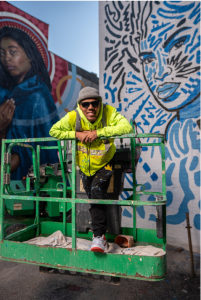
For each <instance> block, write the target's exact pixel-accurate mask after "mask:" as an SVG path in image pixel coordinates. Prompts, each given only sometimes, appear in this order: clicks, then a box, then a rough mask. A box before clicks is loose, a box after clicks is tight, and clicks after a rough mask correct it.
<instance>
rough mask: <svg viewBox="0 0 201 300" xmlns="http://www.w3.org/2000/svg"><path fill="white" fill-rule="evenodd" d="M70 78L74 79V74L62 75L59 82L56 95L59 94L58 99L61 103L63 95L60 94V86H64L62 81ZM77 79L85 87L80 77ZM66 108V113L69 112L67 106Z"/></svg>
mask: <svg viewBox="0 0 201 300" xmlns="http://www.w3.org/2000/svg"><path fill="white" fill-rule="evenodd" d="M69 79H72V76H71V75H66V76H64V77H62V78H61V79H60V80H59V83H58V84H57V87H56V95H57V99H58V101H59V104H60V105H61V104H62V100H61V95H60V88H61V86H62V83H63V82H64V81H66V80H69ZM76 80H77V81H78V82H79V83H80V84H81V85H82V87H85V85H84V83H83V82H82V81H81V80H80V79H79V78H76ZM64 110H65V112H66V113H68V112H69V110H68V109H67V108H65V109H64Z"/></svg>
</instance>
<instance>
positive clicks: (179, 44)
mask: <svg viewBox="0 0 201 300" xmlns="http://www.w3.org/2000/svg"><path fill="white" fill-rule="evenodd" d="M183 44H184V41H179V42H177V43H176V44H175V45H174V46H173V48H174V47H175V49H178V48H180V47H181V46H182V45H183Z"/></svg>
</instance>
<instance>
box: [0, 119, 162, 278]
mask: <svg viewBox="0 0 201 300" xmlns="http://www.w3.org/2000/svg"><path fill="white" fill-rule="evenodd" d="M132 125H133V121H132ZM114 138H118V139H120V138H130V144H131V152H132V157H131V159H132V170H133V182H134V183H135V182H136V175H135V158H134V153H135V148H136V147H137V146H143V145H146V146H160V147H161V156H162V192H153V191H151V192H150V191H149V192H146V191H145V187H144V186H143V185H142V184H141V185H140V186H143V190H142V191H139V192H138V191H136V187H137V186H139V185H137V184H133V188H132V189H128V188H127V189H126V188H125V189H124V190H125V191H132V192H133V193H132V195H131V196H130V197H129V198H128V199H127V200H103V199H100V200H97V199H77V198H76V139H68V140H71V143H72V147H71V155H72V158H71V160H72V173H68V172H67V163H68V161H69V160H68V158H67V157H68V153H67V140H65V141H63V145H61V143H62V142H61V141H58V140H57V139H54V138H40V139H39V138H37V139H18V140H2V162H3V163H2V165H1V174H2V175H4V174H5V173H7V174H10V164H9V163H4V159H3V158H4V153H5V152H6V149H7V148H8V149H7V152H8V153H11V150H12V147H13V146H15V145H18V146H21V147H28V148H30V149H31V151H32V159H33V171H34V178H33V180H34V191H31V190H30V179H27V180H26V191H21V192H20V193H19V192H16V191H14V190H13V188H12V185H11V184H9V183H6V184H4V183H3V176H1V194H0V256H1V259H5V260H14V261H18V262H23V263H30V264H36V265H42V266H46V267H53V268H61V269H62V268H63V269H66V270H71V271H78V272H88V273H94V274H102V275H111V276H120V277H128V278H135V279H141V280H161V279H163V278H164V277H165V274H166V255H164V256H162V257H150V256H149V257H146V256H141V257H140V256H127V255H116V254H100V253H96V254H94V253H93V252H90V251H84V250H83V251H81V250H77V249H76V238H77V237H81V238H87V239H91V238H92V235H93V233H92V232H90V231H89V232H87V233H81V232H78V231H77V230H76V203H99V204H108V205H110V204H116V205H123V206H132V207H133V228H122V233H123V234H129V235H133V236H134V239H135V242H136V245H139V244H151V245H155V246H156V247H159V248H163V249H165V245H166V227H165V226H166V224H165V219H164V235H163V238H162V239H159V238H158V237H157V234H156V230H153V229H143V228H136V206H141V205H143V206H144V205H149V206H157V205H162V206H163V214H164V216H165V215H166V178H165V145H164V135H162V134H136V133H135V129H134V130H133V133H131V134H127V135H123V136H116V137H114ZM136 138H146V139H147V138H158V140H160V142H158V143H144V142H143V143H142V144H139V143H136V141H135V139H136ZM99 139H107V138H106V137H101V138H99ZM42 141H46V142H48V141H57V147H48V146H45V147H41V146H39V145H37V147H36V153H35V149H34V148H33V147H32V146H31V145H29V144H28V143H30V142H34V143H37V142H42ZM7 144H9V145H8V147H7ZM41 149H43V150H47V151H49V150H51V149H58V152H59V160H60V170H61V177H59V176H54V172H53V169H52V168H51V167H47V168H45V174H46V176H49V180H48V183H47V184H43V186H41V183H40V151H41ZM67 182H68V183H69V185H70V186H67ZM42 195H43V196H42ZM142 195H155V196H156V197H158V199H157V201H140V197H141V196H142ZM47 196H49V197H47ZM7 201H10V203H11V201H24V202H25V203H30V202H32V201H35V202H36V209H35V220H34V222H33V223H32V224H29V226H28V227H27V228H25V229H22V230H20V231H18V232H16V233H13V234H11V235H9V236H7V237H6V240H5V238H4V230H1V228H4V202H7ZM41 201H45V202H46V203H47V212H48V214H49V216H52V217H53V216H57V217H59V215H60V213H62V214H63V220H62V222H58V221H56V222H55V220H54V221H53V218H52V221H44V219H43V218H41V217H40V206H39V204H40V202H41ZM70 209H71V210H72V223H66V212H67V211H69V210H70ZM56 230H61V231H62V232H63V234H64V235H66V236H71V237H72V249H70V250H68V249H62V248H51V247H39V246H35V245H28V244H24V243H23V244H22V243H16V242H14V241H21V242H23V241H26V240H28V239H30V238H32V237H35V236H39V235H43V236H48V235H50V234H52V233H53V232H55V231H56ZM106 237H107V239H108V240H110V241H113V242H114V239H115V236H114V235H109V234H106ZM8 240H9V241H8Z"/></svg>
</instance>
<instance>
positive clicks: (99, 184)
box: [81, 160, 114, 236]
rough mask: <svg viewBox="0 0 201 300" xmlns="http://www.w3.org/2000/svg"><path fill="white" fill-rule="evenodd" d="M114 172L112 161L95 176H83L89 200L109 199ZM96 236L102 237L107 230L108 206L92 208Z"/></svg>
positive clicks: (94, 205)
mask: <svg viewBox="0 0 201 300" xmlns="http://www.w3.org/2000/svg"><path fill="white" fill-rule="evenodd" d="M113 173H114V171H113V163H112V160H111V161H110V162H109V163H108V164H107V165H106V166H104V167H103V168H101V169H100V170H98V171H97V172H96V174H95V175H93V176H90V177H89V176H86V175H85V174H83V173H82V174H81V177H82V183H83V187H84V189H85V192H86V194H87V197H88V198H89V199H107V189H108V187H109V184H110V179H111V176H112V174H113ZM90 213H91V219H92V228H93V233H94V236H102V234H105V232H106V228H107V205H105V204H92V205H91V208H90Z"/></svg>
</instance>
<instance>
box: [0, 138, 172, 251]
mask: <svg viewBox="0 0 201 300" xmlns="http://www.w3.org/2000/svg"><path fill="white" fill-rule="evenodd" d="M111 138H115V139H122V138H130V144H131V153H132V154H134V153H135V147H137V146H161V157H162V192H146V191H145V188H144V189H143V190H142V191H136V188H137V186H143V185H136V184H133V188H125V189H124V191H132V192H133V194H132V197H130V198H132V199H131V200H110V199H108V200H102V199H99V200H97V199H77V198H76V139H67V140H71V143H72V173H71V178H69V174H67V177H68V178H69V179H70V180H69V182H70V186H67V177H66V170H65V165H64V163H65V162H66V155H68V154H67V152H66V148H67V147H66V142H67V140H65V141H63V142H64V146H62V145H61V141H58V140H57V139H54V138H36V139H16V140H2V154H1V161H2V164H1V195H0V226H1V229H2V228H3V226H4V200H5V199H15V200H24V201H36V216H35V222H34V224H33V225H31V226H29V227H27V228H25V229H22V230H20V231H18V232H16V233H13V234H11V235H9V236H7V237H6V239H12V238H13V237H15V236H17V235H19V234H20V233H22V232H25V231H28V230H31V229H33V228H37V231H36V235H37V236H38V235H39V234H40V231H39V228H40V227H39V224H40V215H39V202H40V201H50V202H60V203H63V204H64V207H63V234H64V235H66V212H67V203H68V202H70V203H71V205H72V249H76V203H99V204H109V205H110V204H116V205H123V206H132V207H133V237H134V240H136V235H137V229H136V207H137V206H141V205H143V206H144V205H149V206H158V205H163V206H164V205H165V204H166V177H165V145H164V136H163V135H162V134H135V133H132V134H126V135H122V136H114V137H111ZM136 138H159V139H161V142H158V143H150V142H149V143H140V144H139V143H136V142H135V139H136ZM100 139H107V137H101V138H100ZM52 141H57V144H58V146H57V147H55V146H40V145H37V147H36V151H35V149H34V147H33V146H31V145H29V144H28V143H37V142H52ZM8 144H10V145H9V146H7V145H8ZM14 146H20V147H26V148H29V149H30V150H31V152H32V159H33V173H34V190H33V191H31V190H30V178H27V179H26V191H23V192H14V191H12V189H11V187H10V183H9V180H8V182H7V181H6V180H7V178H8V177H9V174H10V163H9V162H6V160H4V156H5V154H6V155H7V156H8V155H9V154H11V150H12V148H13V147H14ZM41 149H45V150H51V149H58V152H59V159H60V163H61V177H62V182H61V183H58V184H57V188H56V189H54V191H62V192H63V195H62V198H56V197H49V198H43V197H40V191H41V190H40V182H39V181H40V180H39V179H40V174H39V171H40V150H41ZM62 151H63V153H62ZM132 171H133V183H135V182H136V175H135V159H134V155H132ZM61 186H62V188H61ZM67 190H70V191H71V198H67ZM42 191H47V192H48V191H50V189H48V188H46V189H44V188H43V189H42ZM51 191H53V189H51ZM153 194H154V195H156V196H159V198H160V199H159V200H157V199H156V200H157V201H141V200H139V196H141V195H153ZM163 211H164V218H165V209H164V210H163ZM164 224H165V222H164ZM164 231H165V228H164ZM3 239H4V230H0V241H2V240H3ZM163 248H164V247H163Z"/></svg>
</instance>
